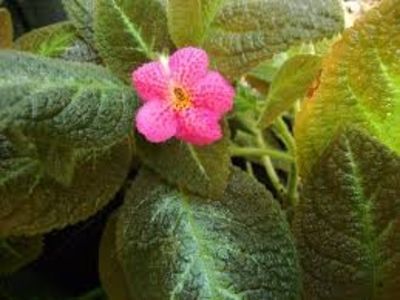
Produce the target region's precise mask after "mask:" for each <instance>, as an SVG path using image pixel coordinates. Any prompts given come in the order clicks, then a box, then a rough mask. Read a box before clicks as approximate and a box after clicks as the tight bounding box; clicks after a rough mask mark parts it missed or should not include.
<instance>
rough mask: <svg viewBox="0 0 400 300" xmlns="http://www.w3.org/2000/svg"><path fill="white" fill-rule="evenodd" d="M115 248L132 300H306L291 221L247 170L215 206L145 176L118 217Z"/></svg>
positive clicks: (235, 177) (234, 174)
mask: <svg viewBox="0 0 400 300" xmlns="http://www.w3.org/2000/svg"><path fill="white" fill-rule="evenodd" d="M115 243H116V253H117V256H116V257H115V261H116V262H115V263H117V262H119V263H120V264H121V266H122V268H123V272H124V274H125V280H126V282H127V284H128V287H129V292H130V294H131V295H133V296H131V297H130V298H129V299H136V300H141V299H143V300H147V299H153V300H163V299H280V300H286V299H298V298H299V292H300V282H299V281H300V280H299V279H300V277H299V268H298V262H297V256H296V250H295V248H294V244H293V241H292V237H291V233H290V229H289V226H288V224H287V223H286V220H285V218H284V215H283V213H282V212H281V211H280V209H279V206H278V204H277V203H276V202H275V201H274V199H273V198H272V196H271V194H269V193H268V192H267V191H266V190H265V188H264V187H263V186H262V185H261V184H259V183H258V182H256V181H255V180H254V179H252V178H251V177H249V176H248V175H247V174H245V173H244V172H243V171H240V170H234V171H233V172H232V175H231V177H230V182H229V185H228V187H227V189H226V191H225V193H224V195H223V196H222V197H220V198H215V199H209V198H208V199H204V198H199V197H196V196H193V195H190V194H185V193H183V192H180V191H178V190H176V189H174V188H172V187H170V186H168V185H166V184H164V183H163V182H162V181H161V180H160V179H158V178H157V177H155V176H153V175H152V174H151V173H149V172H146V171H145V172H143V173H141V175H139V178H138V179H137V180H136V181H135V182H134V184H133V186H132V188H131V189H130V190H129V191H128V193H127V196H126V199H125V202H124V205H123V207H122V208H121V210H120V212H119V215H118V220H117V224H116V240H115ZM129 299H126V300H129Z"/></svg>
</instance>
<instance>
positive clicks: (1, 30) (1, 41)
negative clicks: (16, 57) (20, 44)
mask: <svg viewBox="0 0 400 300" xmlns="http://www.w3.org/2000/svg"><path fill="white" fill-rule="evenodd" d="M13 37H14V31H13V24H12V20H11V15H10V13H9V11H8V10H7V9H6V8H2V7H0V49H4V48H12V45H13Z"/></svg>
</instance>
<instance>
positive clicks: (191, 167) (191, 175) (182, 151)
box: [136, 126, 231, 196]
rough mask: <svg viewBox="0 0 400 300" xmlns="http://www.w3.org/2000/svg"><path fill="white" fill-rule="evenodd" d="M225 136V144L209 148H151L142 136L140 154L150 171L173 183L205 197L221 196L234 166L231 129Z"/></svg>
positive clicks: (180, 144)
mask: <svg viewBox="0 0 400 300" xmlns="http://www.w3.org/2000/svg"><path fill="white" fill-rule="evenodd" d="M224 132H225V134H224V138H223V139H222V140H220V141H218V142H217V143H214V144H212V145H210V146H205V147H204V146H202V147H196V146H193V145H190V144H187V143H184V142H182V141H177V140H171V141H168V142H166V143H164V144H151V143H149V142H147V141H146V140H145V139H144V138H143V137H141V136H138V138H137V140H136V146H137V152H138V154H139V155H140V158H141V159H142V161H143V162H144V163H145V164H146V165H147V166H148V167H149V168H151V169H152V170H154V171H155V172H156V173H158V174H159V175H161V176H162V177H164V178H165V179H166V180H167V181H168V182H169V183H171V184H173V185H176V186H178V187H181V188H183V189H185V190H188V191H190V192H192V193H195V194H198V195H201V196H219V195H221V194H222V193H223V191H224V189H225V187H226V184H227V180H228V177H229V172H230V166H231V160H230V153H229V130H228V129H227V126H225V130H224Z"/></svg>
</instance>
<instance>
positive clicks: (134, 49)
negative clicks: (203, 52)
mask: <svg viewBox="0 0 400 300" xmlns="http://www.w3.org/2000/svg"><path fill="white" fill-rule="evenodd" d="M95 3H96V6H95V19H94V29H95V40H96V45H97V49H98V50H99V52H100V55H101V57H102V58H103V59H104V61H105V62H106V64H107V65H108V67H109V68H110V69H111V70H112V71H113V72H114V73H115V74H117V75H118V76H119V77H120V78H122V79H123V80H125V81H129V80H130V76H131V73H132V71H133V70H134V69H135V68H136V67H137V66H138V65H140V64H141V63H143V62H145V61H146V60H149V59H150V58H153V55H154V53H153V52H154V51H156V50H158V51H162V50H168V49H170V48H171V42H170V40H169V35H168V29H167V19H166V12H165V0H125V1H124V0H95Z"/></svg>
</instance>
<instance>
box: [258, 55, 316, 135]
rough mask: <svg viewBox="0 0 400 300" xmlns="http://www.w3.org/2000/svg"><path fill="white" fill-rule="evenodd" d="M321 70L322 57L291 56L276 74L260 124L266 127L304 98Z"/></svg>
mask: <svg viewBox="0 0 400 300" xmlns="http://www.w3.org/2000/svg"><path fill="white" fill-rule="evenodd" d="M320 70H321V58H320V57H319V56H315V55H298V56H294V57H293V58H290V59H289V60H287V61H286V62H285V64H284V65H283V66H282V67H281V69H280V70H279V71H278V73H277V74H276V75H275V77H274V79H273V81H272V85H271V90H270V91H269V93H268V98H267V103H266V106H265V110H264V113H263V114H262V116H261V119H260V121H259V126H260V127H261V128H263V129H264V128H265V127H267V126H269V125H270V124H271V123H273V122H274V120H275V119H276V118H278V117H279V116H280V115H281V114H282V113H284V112H285V111H287V110H290V108H291V107H292V106H293V104H294V103H295V102H296V101H297V100H299V99H302V98H303V97H304V96H305V95H306V93H307V91H308V90H309V87H310V86H311V84H312V82H313V81H314V80H315V79H316V78H317V77H318V74H319V72H320Z"/></svg>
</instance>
